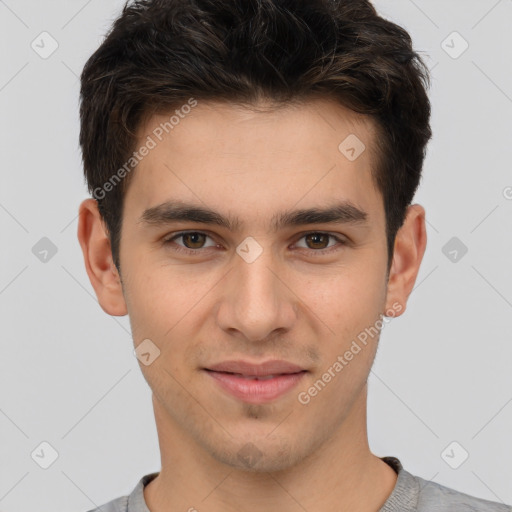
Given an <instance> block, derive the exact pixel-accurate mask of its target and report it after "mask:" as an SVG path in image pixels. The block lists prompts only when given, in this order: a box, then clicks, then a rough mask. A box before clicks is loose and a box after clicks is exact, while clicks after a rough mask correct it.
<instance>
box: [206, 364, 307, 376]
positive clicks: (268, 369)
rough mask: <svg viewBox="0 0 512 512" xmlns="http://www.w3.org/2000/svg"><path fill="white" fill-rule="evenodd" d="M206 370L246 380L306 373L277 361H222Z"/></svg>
mask: <svg viewBox="0 0 512 512" xmlns="http://www.w3.org/2000/svg"><path fill="white" fill-rule="evenodd" d="M206 369H207V370H211V371H214V372H224V373H234V374H238V375H240V376H242V377H248V378H251V377H269V376H277V375H286V374H290V373H299V372H302V371H306V370H305V369H304V368H301V367H300V366H298V365H296V364H293V363H289V362H288V361H282V360H278V359H273V360H270V361H265V362H264V363H259V364H253V363H249V362H247V361H240V360H238V361H224V362H222V363H218V364H215V365H213V366H209V367H208V368H206Z"/></svg>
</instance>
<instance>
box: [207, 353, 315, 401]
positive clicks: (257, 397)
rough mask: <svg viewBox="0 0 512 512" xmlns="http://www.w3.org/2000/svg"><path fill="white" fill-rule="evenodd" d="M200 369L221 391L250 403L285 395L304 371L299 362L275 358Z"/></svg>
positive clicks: (229, 363)
mask: <svg viewBox="0 0 512 512" xmlns="http://www.w3.org/2000/svg"><path fill="white" fill-rule="evenodd" d="M204 370H205V371H206V373H207V374H208V375H209V376H210V377H212V378H213V381H214V382H215V383H216V384H217V385H218V386H219V387H220V389H222V390H223V391H224V392H227V393H228V394H229V395H231V396H233V397H235V398H237V399H238V400H242V401H243V402H248V403H253V404H262V403H265V402H269V401H272V400H276V399H277V398H279V397H281V396H283V395H285V394H286V393H287V392H288V391H290V390H291V389H292V388H294V387H295V386H296V385H297V384H298V383H299V381H300V380H301V379H302V377H303V376H304V375H305V374H306V373H307V370H305V369H303V368H301V367H300V366H297V365H295V364H292V363H289V362H287V361H279V360H272V361H266V362H264V363H261V364H252V363H249V362H246V361H225V362H223V363H219V364H216V365H212V366H211V367H210V368H205V369H204Z"/></svg>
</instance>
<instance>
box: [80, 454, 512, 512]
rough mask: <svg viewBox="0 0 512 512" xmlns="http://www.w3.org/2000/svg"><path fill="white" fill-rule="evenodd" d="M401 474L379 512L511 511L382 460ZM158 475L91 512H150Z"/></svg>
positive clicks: (393, 459) (395, 462) (396, 462)
mask: <svg viewBox="0 0 512 512" xmlns="http://www.w3.org/2000/svg"><path fill="white" fill-rule="evenodd" d="M381 458H382V460H383V461H384V462H386V463H387V464H388V465H390V466H391V467H392V468H393V469H394V470H395V471H396V473H397V474H398V478H397V481H396V484H395V488H394V489H393V492H392V493H391V494H390V496H389V498H388V499H387V500H386V503H384V505H383V506H382V508H381V509H380V510H379V512H480V511H482V512H483V511H486V512H512V507H510V506H508V505H504V504H501V503H497V502H494V501H488V500H484V499H481V498H475V497H473V496H469V495H468V494H464V493H462V492H458V491H455V490H454V489H450V488H449V487H445V486H444V485H440V484H437V483H435V482H431V481H429V480H424V479H423V478H420V477H419V476H414V475H411V473H408V472H407V471H406V470H405V469H404V468H403V467H402V464H401V463H400V461H399V460H398V459H397V458H396V457H381ZM157 475H158V472H157V473H150V474H148V475H145V476H143V477H142V478H141V479H140V480H139V483H138V484H137V485H136V487H135V489H133V491H132V492H131V494H130V495H129V496H123V497H121V498H117V499H115V500H112V501H109V502H108V503H106V504H105V505H102V506H101V507H100V508H98V509H94V510H90V511H89V512H150V510H149V509H148V507H147V505H146V502H145V501H144V492H143V490H144V486H145V485H146V484H148V483H149V482H151V480H153V479H154V478H155V477H156V476H157Z"/></svg>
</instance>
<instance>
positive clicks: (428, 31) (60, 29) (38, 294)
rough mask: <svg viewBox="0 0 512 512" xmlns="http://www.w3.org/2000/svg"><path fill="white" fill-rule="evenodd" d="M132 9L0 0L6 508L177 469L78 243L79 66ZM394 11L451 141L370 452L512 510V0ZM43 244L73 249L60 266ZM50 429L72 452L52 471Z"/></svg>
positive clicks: (385, 376)
mask: <svg viewBox="0 0 512 512" xmlns="http://www.w3.org/2000/svg"><path fill="white" fill-rule="evenodd" d="M121 5H122V2H121V1H118V0H108V1H106V0H102V1H100V0H89V1H78V0H76V1H75V0H74V1H64V0H61V1H57V0H51V1H50V0H46V1H44V2H36V1H28V0H5V1H0V41H1V45H2V65H1V67H0V109H1V113H2V115H1V123H0V130H1V132H0V141H1V145H2V146H1V173H2V174H1V188H0V227H1V233H2V235H3V240H4V242H3V244H2V250H1V251H0V314H1V326H2V340H1V343H2V345H1V358H0V461H1V462H0V510H3V511H4V512H5V511H11V512H17V511H26V510H52V511H54V512H58V511H63V512H64V511H70V510H77V511H80V510H81V511H85V510H89V509H90V508H93V506H94V505H99V504H102V503H104V502H106V501H109V500H110V499H112V498H114V497H117V496H120V495H122V494H126V493H128V492H130V491H131V490H132V488H133V487H134V486H135V484H136V483H137V481H138V480H139V479H140V478H141V476H142V475H143V474H146V473H149V472H152V471H157V470H159V468H160V466H159V451H158V442H157V437H156V430H155V426H154V419H153V414H152V407H151V400H150V398H151V395H150V390H149V387H148V386H147V384H146V382H145V381H144V379H143V377H142V374H141V372H140V369H139V363H138V361H137V359H136V358H135V357H134V356H133V345H132V340H131V336H130V330H129V323H128V318H127V317H123V318H118V317H110V316H108V315H106V314H105V313H104V312H103V311H102V310H101V308H100V307H99V305H98V303H97V300H96V298H95V296H94V292H93V289H92V287H91V285H90V283H89V280H88V278H87V275H86V272H85V269H84V265H83V258H82V254H81V251H80V247H79V244H78V241H77V238H76V229H77V212H78V204H79V202H80V201H81V200H82V199H84V198H85V197H87V193H86V188H85V185H84V182H83V178H82V170H81V159H80V152H79V147H78V130H79V124H78V112H77V107H78V91H79V80H78V75H79V74H80V72H81V70H82V67H83V65H84V63H85V61H86V59H87V57H88V56H89V55H90V54H91V53H92V52H93V51H94V50H95V49H96V48H97V46H98V44H99V43H100V42H101V40H102V36H103V35H104V33H105V32H106V30H107V29H108V27H109V26H110V23H111V21H112V20H113V19H114V17H115V15H116V14H117V13H118V12H119V10H120V7H121ZM376 6H377V8H378V10H379V11H380V13H381V14H382V15H384V16H385V17H387V18H389V19H391V20H393V21H395V22H397V23H399V24H401V25H402V26H404V27H405V28H406V29H407V30H408V31H409V32H410V33H411V35H412V38H413V41H414V44H415V48H416V49H417V50H419V51H420V52H421V53H422V54H423V55H425V56H426V62H427V64H428V66H429V67H430V68H431V69H432V79H433V85H432V88H431V91H430V96H431V99H432V104H433V117H432V128H433V131H434V139H433V140H432V142H431V143H430V145H429V152H428V157H427V160H426V164H425V169H424V178H423V181H422V184H421V188H420V190H419V192H418V194H417V202H419V203H421V204H423V205H424V206H425V208H426V209H427V220H428V237H429V240H428V246H427V251H426V255H425V258H424V262H423V265H422V269H421V271H420V275H419V277H418V281H417V285H416V288H415V290H414V291H413V293H412V295H411V297H410V301H409V304H408V311H407V313H406V314H405V316H403V317H400V318H398V319H396V320H394V321H393V322H392V323H391V324H390V325H388V326H386V327H385V328H384V331H383V333H382V337H381V342H380V348H379V352H378V355H377V360H376V363H375V366H374V368H373V370H372V373H371V375H370V381H369V391H370V394H369V412H368V417H369V419H368V421H369V436H370V447H371V449H372V451H373V452H374V453H375V454H377V455H379V456H384V455H394V456H397V457H399V458H400V459H401V460H402V462H403V464H404V466H405V468H406V469H407V470H409V471H410V472H412V473H414V474H417V475H419V476H422V477H423V478H426V479H431V480H433V481H435V482H439V483H442V484H445V485H448V486H450V487H454V488H455V489H457V490H460V491H463V492H466V493H468V494H472V495H476V496H480V497H483V498H487V499H490V500H493V501H504V502H506V503H512V485H511V482H512V465H511V460H512V441H511V436H510V433H511V432H512V403H511V402H512V377H511V371H510V364H511V361H512V335H511V328H510V319H511V318H512V316H511V313H512V272H511V269H510V262H511V256H512V236H511V235H512V172H511V167H510V165H511V164H510V162H511V161H512V144H511V135H512V72H511V68H510V63H511V62H512V35H511V30H510V27H511V21H512V1H511V0H500V1H496V0H481V1H471V2H469V1H467V0H464V1H463V0H456V1H454V0H450V1H446V0H443V1H432V0H430V1H426V0H415V1H412V0H400V1H398V0H397V1H393V2H384V1H378V2H376ZM43 31H46V32H48V33H49V34H50V35H51V37H52V38H53V39H54V40H56V41H57V43H58V48H57V49H56V51H55V52H54V53H53V54H52V55H50V56H48V57H47V58H42V57H41V56H40V54H39V53H36V51H34V49H33V48H32V47H31V44H32V42H33V41H35V43H34V45H36V44H37V45H39V47H37V46H36V47H37V48H38V51H39V52H42V51H43V50H44V51H49V50H50V49H51V44H52V40H51V39H49V38H48V36H40V34H41V32H43ZM454 31H457V32H458V33H459V34H460V36H458V35H451V34H452V33H453V32H454ZM43 37H44V38H46V39H44V40H43V42H41V40H42V38H43ZM461 37H462V38H463V39H461ZM464 40H465V41H467V43H468V44H469V47H468V48H467V50H466V51H465V52H464V53H462V54H461V55H459V53H460V52H461V51H462V50H463V49H464ZM443 41H445V42H444V43H443ZM454 57H457V58H454ZM43 237H47V238H48V239H49V240H51V242H52V244H54V245H55V247H56V249H57V252H56V254H54V255H52V252H51V250H50V252H48V253H47V254H46V261H41V258H44V253H42V252H41V251H42V250H43V249H44V248H45V247H47V245H48V242H47V241H43V242H40V240H41V238H43ZM452 237H457V240H455V242H451V244H455V245H453V246H452V245H448V246H446V244H447V243H448V242H449V240H450V239H451V238H452ZM38 243H39V244H40V245H36V244H38ZM41 244H42V245H41ZM45 244H46V245H45ZM461 244H464V246H466V247H467V249H468V251H467V253H466V254H465V255H462V251H461V247H462V245H461ZM34 246H35V247H36V249H34V250H33V247H34ZM443 248H445V249H444V252H443ZM454 250H455V251H457V253H456V254H455V253H454V252H453V251H454ZM34 252H35V254H34ZM455 256H456V260H455V261H453V259H454V257H455ZM43 441H46V442H48V443H50V445H51V446H52V447H53V448H54V449H55V450H56V451H57V452H58V458H57V460H56V461H55V462H54V463H53V464H52V465H51V466H50V467H49V468H48V469H43V468H41V467H40V465H39V464H40V463H44V460H43V459H45V457H46V461H47V462H48V461H49V459H48V457H49V456H50V455H49V454H50V451H49V449H46V451H45V448H44V446H43V452H44V454H45V455H44V456H42V455H41V453H42V452H41V447H40V444H41V443H42V442H43ZM453 441H456V442H457V443H458V444H457V445H452V446H451V447H449V448H448V450H446V451H445V449H446V448H447V447H448V446H449V445H450V444H451V443H452V442H453ZM452 449H453V451H452ZM463 450H465V451H467V452H468V453H469V458H468V459H467V460H466V461H465V462H464V463H462V464H461V465H460V466H459V467H458V468H457V469H452V467H450V466H449V465H448V463H447V461H449V462H450V463H451V464H452V465H458V464H460V461H461V460H462V458H463V455H464V451H463ZM34 451H35V452H36V453H39V454H40V457H39V459H38V458H37V456H34V459H36V460H37V461H38V462H39V464H38V463H36V462H35V460H34V459H33V458H32V457H31V454H32V453H33V452H34ZM443 453H444V456H443V455H442V454H443Z"/></svg>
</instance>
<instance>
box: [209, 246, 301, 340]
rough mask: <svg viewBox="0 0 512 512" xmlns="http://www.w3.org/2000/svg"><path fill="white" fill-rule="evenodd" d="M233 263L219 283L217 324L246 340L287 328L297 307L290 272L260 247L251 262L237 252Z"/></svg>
mask: <svg viewBox="0 0 512 512" xmlns="http://www.w3.org/2000/svg"><path fill="white" fill-rule="evenodd" d="M233 265H234V266H233V268H232V269H231V271H230V272H228V273H227V275H226V276H225V278H224V282H223V283H222V290H223V291H222V294H221V298H220V304H218V308H217V322H218V325H219V327H220V328H221V329H223V330H224V331H226V332H228V334H230V335H234V334H235V333H236V334H238V336H240V337H243V338H245V339H246V340H247V341H250V342H257V341H264V340H268V339H269V338H271V337H273V336H274V335H275V334H277V332H278V331H279V332H280V334H282V333H283V332H285V331H289V330H290V329H291V328H292V327H293V325H294V323H295V322H296V317H297V311H298V310H299V308H298V304H297V303H298V298H297V296H296V295H295V294H294V293H293V291H292V290H293V286H292V284H291V282H290V271H289V270H288V271H286V268H285V267H284V265H283V264H282V263H281V262H278V261H276V258H275V257H274V255H273V254H272V251H271V250H270V249H264V250H263V252H262V253H261V254H260V255H259V256H258V257H257V258H256V259H255V260H254V261H252V262H248V261H246V260H245V259H244V258H243V257H241V256H239V255H238V254H237V255H236V256H235V261H234V263H233Z"/></svg>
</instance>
